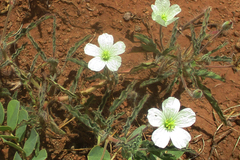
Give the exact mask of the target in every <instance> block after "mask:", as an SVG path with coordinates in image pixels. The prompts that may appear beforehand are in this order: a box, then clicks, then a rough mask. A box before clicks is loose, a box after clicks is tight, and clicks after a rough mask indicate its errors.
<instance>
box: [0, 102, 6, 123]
mask: <svg viewBox="0 0 240 160" xmlns="http://www.w3.org/2000/svg"><path fill="white" fill-rule="evenodd" d="M4 117H5V113H4V108H3V105H2V103H1V102H0V125H2V123H3V121H4Z"/></svg>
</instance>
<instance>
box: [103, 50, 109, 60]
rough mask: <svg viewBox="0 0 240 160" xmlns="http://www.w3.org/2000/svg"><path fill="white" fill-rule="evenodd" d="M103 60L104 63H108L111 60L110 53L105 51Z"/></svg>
mask: <svg viewBox="0 0 240 160" xmlns="http://www.w3.org/2000/svg"><path fill="white" fill-rule="evenodd" d="M102 59H103V60H104V61H108V60H109V59H110V54H109V52H108V51H103V53H102Z"/></svg>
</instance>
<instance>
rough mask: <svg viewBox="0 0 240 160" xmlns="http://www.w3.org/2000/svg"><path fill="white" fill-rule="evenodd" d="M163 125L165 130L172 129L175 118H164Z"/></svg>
mask: <svg viewBox="0 0 240 160" xmlns="http://www.w3.org/2000/svg"><path fill="white" fill-rule="evenodd" d="M164 126H165V128H166V129H167V130H169V131H172V130H173V129H174V128H175V120H173V119H172V118H169V119H166V120H165V122H164Z"/></svg>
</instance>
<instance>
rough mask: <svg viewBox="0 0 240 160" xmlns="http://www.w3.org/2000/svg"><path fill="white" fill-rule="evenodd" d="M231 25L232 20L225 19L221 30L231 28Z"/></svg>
mask: <svg viewBox="0 0 240 160" xmlns="http://www.w3.org/2000/svg"><path fill="white" fill-rule="evenodd" d="M232 26H233V22H232V21H226V22H224V23H223V25H222V30H223V31H226V30H229V29H230V28H232Z"/></svg>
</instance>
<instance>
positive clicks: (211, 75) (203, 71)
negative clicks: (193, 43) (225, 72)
mask: <svg viewBox="0 0 240 160" xmlns="http://www.w3.org/2000/svg"><path fill="white" fill-rule="evenodd" d="M194 74H195V75H196V76H200V77H202V78H203V79H205V78H206V77H207V78H213V79H217V80H220V81H225V80H224V79H223V78H222V77H221V76H219V75H218V74H216V73H214V72H212V71H208V70H207V69H199V70H196V71H195V73H194Z"/></svg>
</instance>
